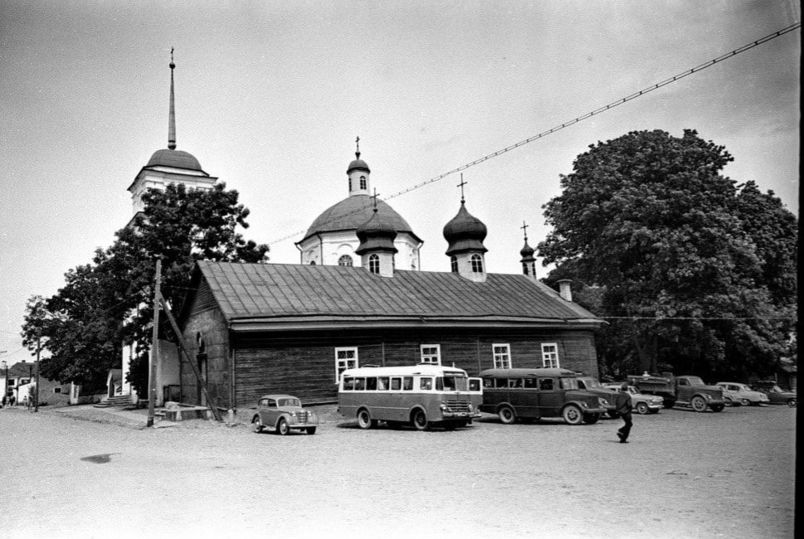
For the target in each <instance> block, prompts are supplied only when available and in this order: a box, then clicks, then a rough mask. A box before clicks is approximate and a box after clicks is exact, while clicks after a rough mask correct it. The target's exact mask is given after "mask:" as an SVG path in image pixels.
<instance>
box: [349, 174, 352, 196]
mask: <svg viewBox="0 0 804 539" xmlns="http://www.w3.org/2000/svg"><path fill="white" fill-rule="evenodd" d="M349 192H350V193H351V192H352V177H351V176H349Z"/></svg>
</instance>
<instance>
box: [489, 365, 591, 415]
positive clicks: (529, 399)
mask: <svg viewBox="0 0 804 539" xmlns="http://www.w3.org/2000/svg"><path fill="white" fill-rule="evenodd" d="M480 377H481V378H482V379H483V404H482V405H481V406H480V411H482V412H486V413H489V414H497V415H498V416H499V418H500V421H502V422H503V423H505V424H506V425H508V424H511V423H514V422H515V421H517V420H523V421H530V420H539V419H541V418H544V417H561V418H563V419H564V422H565V423H567V424H569V425H580V424H581V423H586V424H588V425H592V424H594V423H597V421H598V420H599V419H600V416H601V415H602V414H603V413H605V412H606V408H605V407H604V406H603V403H602V402H601V399H600V397H598V396H597V395H595V394H594V393H590V392H589V391H585V390H583V389H580V388H579V387H578V380H577V375H576V373H575V372H573V371H570V370H567V369H558V368H533V369H524V368H515V369H487V370H485V371H482V372H481V373H480Z"/></svg>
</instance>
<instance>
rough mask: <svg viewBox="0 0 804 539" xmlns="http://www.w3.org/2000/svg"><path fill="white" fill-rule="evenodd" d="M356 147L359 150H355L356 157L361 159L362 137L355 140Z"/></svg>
mask: <svg viewBox="0 0 804 539" xmlns="http://www.w3.org/2000/svg"><path fill="white" fill-rule="evenodd" d="M355 147H356V148H357V149H356V150H355V156H357V158H358V159H360V137H357V138H355Z"/></svg>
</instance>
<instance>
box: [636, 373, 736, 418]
mask: <svg viewBox="0 0 804 539" xmlns="http://www.w3.org/2000/svg"><path fill="white" fill-rule="evenodd" d="M628 383H629V384H631V385H634V386H636V387H638V388H639V390H640V391H641V392H642V393H648V394H651V395H658V396H660V397H662V398H663V399H664V407H665V408H670V407H672V406H684V407H690V408H692V409H693V410H695V411H696V412H705V411H706V410H707V409H708V410H712V411H713V412H722V411H723V408H724V407H725V406H726V403H725V402H724V401H723V388H721V387H719V386H710V385H706V384H704V382H703V380H701V377H700V376H689V375H685V376H675V377H673V378H665V377H660V376H651V375H649V374H648V373H645V374H643V375H642V376H638V375H631V376H629V377H628Z"/></svg>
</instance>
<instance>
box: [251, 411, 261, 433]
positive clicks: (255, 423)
mask: <svg viewBox="0 0 804 539" xmlns="http://www.w3.org/2000/svg"><path fill="white" fill-rule="evenodd" d="M251 428H252V429H253V430H254V432H256V433H257V434H259V433H261V432H262V420H261V419H260V416H259V415H255V416H254V418H252V420H251Z"/></svg>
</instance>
